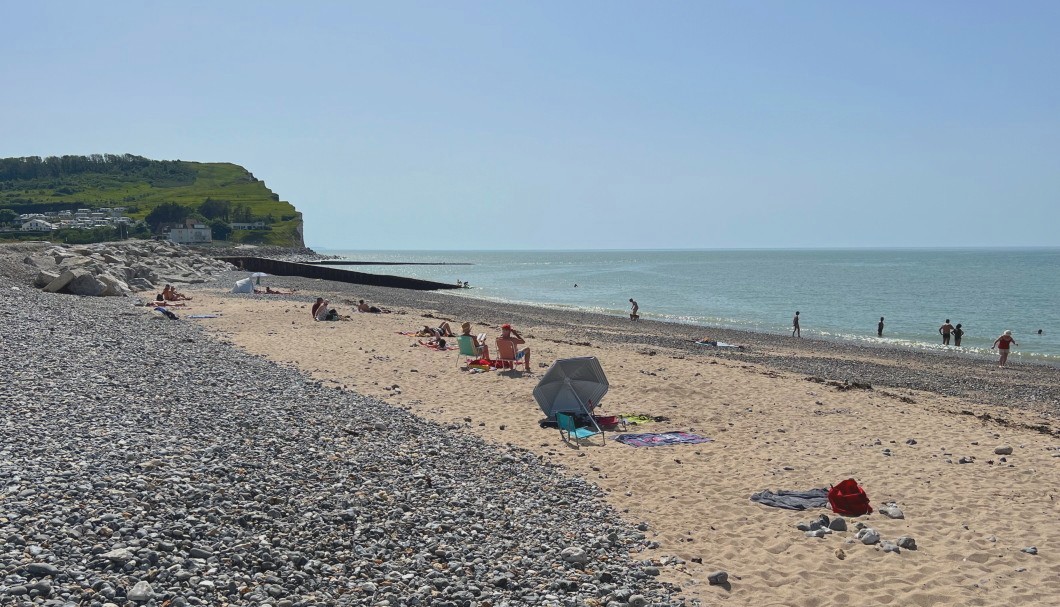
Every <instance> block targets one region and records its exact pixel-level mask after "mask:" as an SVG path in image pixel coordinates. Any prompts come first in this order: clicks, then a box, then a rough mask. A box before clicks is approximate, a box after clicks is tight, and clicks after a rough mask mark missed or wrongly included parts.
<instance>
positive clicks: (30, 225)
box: [22, 219, 58, 232]
mask: <svg viewBox="0 0 1060 607" xmlns="http://www.w3.org/2000/svg"><path fill="white" fill-rule="evenodd" d="M57 229H58V228H57V227H55V225H54V224H51V223H48V222H47V221H44V220H43V219H31V220H29V221H27V222H26V223H24V224H22V231H23V232H46V231H48V230H57Z"/></svg>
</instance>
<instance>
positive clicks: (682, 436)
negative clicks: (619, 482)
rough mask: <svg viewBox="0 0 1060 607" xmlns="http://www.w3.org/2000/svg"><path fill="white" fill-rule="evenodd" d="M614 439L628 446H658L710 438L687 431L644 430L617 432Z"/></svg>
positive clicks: (704, 440)
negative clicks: (640, 431)
mask: <svg viewBox="0 0 1060 607" xmlns="http://www.w3.org/2000/svg"><path fill="white" fill-rule="evenodd" d="M615 440H616V441H618V442H620V443H622V444H624V445H629V446H630V447H659V446H661V445H698V444H699V443H709V442H710V439H709V438H707V437H705V436H700V435H698V434H690V433H688V432H644V433H641V434H619V435H618V436H616V437H615Z"/></svg>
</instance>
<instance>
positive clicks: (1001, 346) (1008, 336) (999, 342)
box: [990, 331, 1019, 367]
mask: <svg viewBox="0 0 1060 607" xmlns="http://www.w3.org/2000/svg"><path fill="white" fill-rule="evenodd" d="M1018 345H1019V344H1018V343H1016V340H1015V339H1012V331H1005V332H1004V333H1002V334H1001V337H998V338H997V339H995V340H994V345H992V346H990V349H991V350H993V349H994V348H997V351H998V353H1000V354H1001V359H1000V360H998V361H997V366H998V367H1004V366H1005V361H1006V360H1008V349H1009V346H1018Z"/></svg>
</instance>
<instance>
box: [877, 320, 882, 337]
mask: <svg viewBox="0 0 1060 607" xmlns="http://www.w3.org/2000/svg"><path fill="white" fill-rule="evenodd" d="M876 337H883V317H882V316H881V317H880V324H878V325H876Z"/></svg>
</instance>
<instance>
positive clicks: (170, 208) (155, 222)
mask: <svg viewBox="0 0 1060 607" xmlns="http://www.w3.org/2000/svg"><path fill="white" fill-rule="evenodd" d="M188 215H191V209H190V208H188V207H186V206H184V205H182V204H177V203H175V202H165V203H162V204H160V205H158V206H157V207H155V208H154V209H152V210H151V212H150V213H148V214H147V217H145V218H144V221H146V222H147V225H149V226H151V230H152V231H154V232H157V231H158V230H159V228H161V227H162V224H164V223H184V220H185V219H187V218H188Z"/></svg>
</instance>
